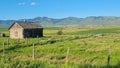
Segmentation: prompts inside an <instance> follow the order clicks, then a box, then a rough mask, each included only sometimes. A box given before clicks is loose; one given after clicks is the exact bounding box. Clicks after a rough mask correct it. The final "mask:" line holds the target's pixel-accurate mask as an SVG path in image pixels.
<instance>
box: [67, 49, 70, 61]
mask: <svg viewBox="0 0 120 68" xmlns="http://www.w3.org/2000/svg"><path fill="white" fill-rule="evenodd" d="M69 51H70V47H68V49H67V55H66V62H68V58H69Z"/></svg>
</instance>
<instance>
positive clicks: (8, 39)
mask: <svg viewBox="0 0 120 68" xmlns="http://www.w3.org/2000/svg"><path fill="white" fill-rule="evenodd" d="M7 46H8V47H9V38H8V39H7Z"/></svg>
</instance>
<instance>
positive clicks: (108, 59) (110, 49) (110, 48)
mask: <svg viewBox="0 0 120 68" xmlns="http://www.w3.org/2000/svg"><path fill="white" fill-rule="evenodd" d="M111 51H112V47H111V46H110V47H109V49H108V58H107V66H109V65H110V58H111V57H110V55H111Z"/></svg>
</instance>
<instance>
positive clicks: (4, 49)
mask: <svg viewBox="0 0 120 68" xmlns="http://www.w3.org/2000/svg"><path fill="white" fill-rule="evenodd" d="M4 56H5V42H3V57H4Z"/></svg>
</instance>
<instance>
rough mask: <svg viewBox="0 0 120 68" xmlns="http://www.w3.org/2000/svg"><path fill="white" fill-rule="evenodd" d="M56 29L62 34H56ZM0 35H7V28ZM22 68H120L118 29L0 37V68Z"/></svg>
mask: <svg viewBox="0 0 120 68" xmlns="http://www.w3.org/2000/svg"><path fill="white" fill-rule="evenodd" d="M59 30H61V31H62V35H58V34H57V32H58V31H59ZM1 32H3V33H5V34H7V36H8V34H9V32H8V30H7V29H6V28H0V33H1ZM8 41H9V42H8ZM3 43H4V45H5V46H3ZM33 44H34V45H35V49H34V51H35V52H34V53H35V58H34V60H33V56H32V55H33ZM110 47H111V50H110V51H111V53H110V62H109V65H107V61H108V60H107V59H108V53H109V48H110ZM68 48H69V51H68ZM21 67H22V68H119V67H120V26H85V27H59V28H58V27H46V28H44V37H42V38H28V39H20V40H19V39H9V37H0V68H21Z"/></svg>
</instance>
